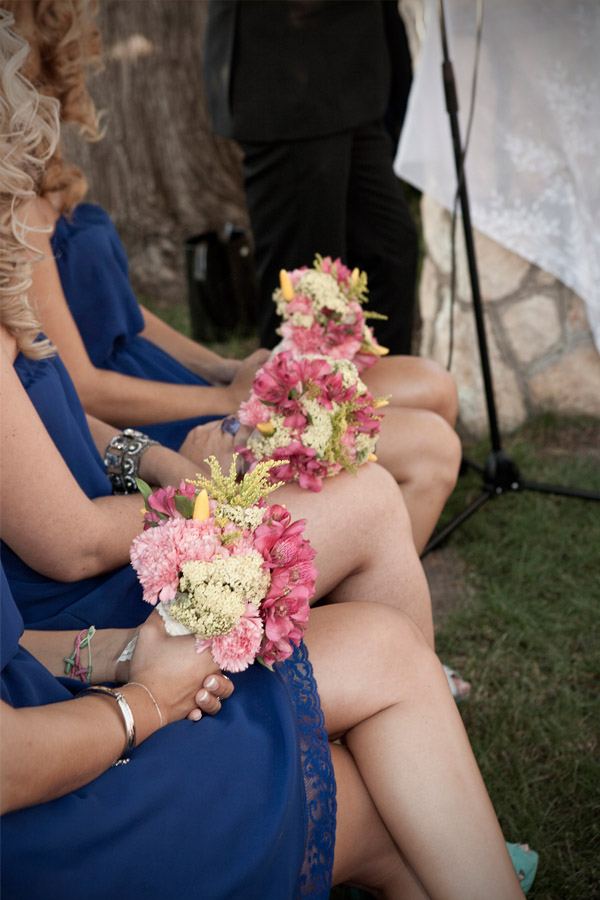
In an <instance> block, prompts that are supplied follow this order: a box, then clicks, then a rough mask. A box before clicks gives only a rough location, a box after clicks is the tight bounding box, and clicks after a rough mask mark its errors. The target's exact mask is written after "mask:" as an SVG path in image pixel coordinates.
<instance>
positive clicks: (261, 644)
mask: <svg viewBox="0 0 600 900" xmlns="http://www.w3.org/2000/svg"><path fill="white" fill-rule="evenodd" d="M207 462H208V463H209V466H210V469H211V476H212V477H211V478H210V479H208V478H204V477H203V476H198V478H197V479H196V480H195V481H186V482H182V483H181V484H180V486H179V487H178V488H174V487H168V488H160V489H158V490H155V491H152V490H151V488H150V487H149V486H148V485H146V484H145V483H144V482H141V481H140V482H139V487H140V490H141V491H142V494H143V496H144V501H145V514H144V525H145V530H144V531H143V532H142V534H140V535H138V537H136V538H135V540H134V541H133V544H132V546H131V563H132V565H133V568H134V569H135V571H136V572H137V576H138V579H139V581H140V583H141V585H142V587H143V591H144V600H146V601H147V602H148V603H151V604H152V605H153V606H156V607H157V609H158V612H159V613H160V615H161V616H162V618H163V619H164V622H165V627H166V629H167V632H168V633H169V634H173V635H178V634H190V633H191V634H195V635H196V637H197V644H196V646H197V649H198V650H199V651H202V650H204V649H206V648H210V650H211V652H212V655H213V657H214V660H215V662H216V663H217V665H218V666H219V667H220V668H221V669H224V670H225V671H228V672H241V671H243V670H244V669H246V668H247V667H248V666H249V665H251V664H252V663H253V662H254V661H255V659H258V660H259V661H260V662H263V663H264V664H265V665H267V666H272V665H273V663H276V662H280V661H282V660H285V659H287V658H288V657H289V656H290V655H291V654H292V652H293V648H294V646H297V645H298V644H299V643H300V641H301V640H302V635H303V633H304V630H305V628H306V624H307V622H308V616H309V600H310V598H311V597H312V596H313V593H314V589H315V581H316V576H317V572H316V569H315V567H314V565H313V559H314V556H315V551H314V550H313V549H312V547H311V546H310V544H309V542H308V541H307V540H306V538H304V537H303V531H304V525H305V522H304V520H298V521H296V522H293V521H292V520H291V516H290V514H289V512H288V511H287V510H286V509H285V507H283V506H280V505H277V504H271V505H270V504H267V503H266V502H265V497H266V496H267V495H268V494H269V493H271V492H272V491H273V490H275V489H276V488H277V487H279V486H280V483H279V484H277V483H276V484H273V483H272V479H271V478H270V472H271V470H272V468H273V467H274V465H275V464H274V463H271V462H263V463H260V464H259V465H257V466H256V467H255V469H254V471H253V472H251V473H250V474H247V475H246V476H245V477H244V478H243V480H241V481H239V480H238V478H237V475H236V464H235V458H234V461H233V463H232V466H231V469H230V472H229V474H228V475H224V474H223V473H222V471H221V468H220V466H219V464H218V462H217V460H216V459H215V458H214V457H211V458H210V459H209V460H207Z"/></svg>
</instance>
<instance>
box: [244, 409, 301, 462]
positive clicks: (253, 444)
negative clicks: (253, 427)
mask: <svg viewBox="0 0 600 900" xmlns="http://www.w3.org/2000/svg"><path fill="white" fill-rule="evenodd" d="M283 420H284V416H279V415H272V416H271V422H272V423H273V426H274V428H275V431H274V433H273V434H270V435H266V434H261V433H260V432H259V431H254V432H253V433H252V434H251V435H250V437H249V438H248V441H247V446H248V447H249V448H250V450H252V452H253V453H254V455H255V456H256V458H257V459H264V458H265V457H267V458H269V457H271V456H273V453H274V452H275V451H276V450H277V449H279V447H287V445H288V444H289V443H290V442H291V440H292V432H291V431H290V429H289V428H287V427H286V426H285V425H284V424H283Z"/></svg>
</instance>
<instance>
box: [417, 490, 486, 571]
mask: <svg viewBox="0 0 600 900" xmlns="http://www.w3.org/2000/svg"><path fill="white" fill-rule="evenodd" d="M493 497H494V494H493V493H492V492H491V491H488V490H486V491H484V492H483V494H480V495H479V496H478V497H476V498H475V500H473V502H472V503H469V505H468V506H465V508H464V509H463V511H462V512H461V513H459V514H458V515H457V516H455V517H454V518H453V519H451V521H450V522H448V524H447V525H445V526H444V527H443V528H441V529H440V530H439V531H438V532H437V533H436V534H434V535H433V537H432V538H431V540H430V541H429V543H428V544H427V546H426V547H425V549H424V550H423V552H422V553H421V559H423V557H424V556H427V554H428V553H430V552H431V551H432V550H435V548H436V547H439V546H440V544H443V543H444V541H445V540H446V538H447V537H448V536H449V535H450V534H452V532H453V531H454V529H455V528H458V526H459V525H462V523H463V522H466V521H467V519H469V518H470V517H471V516H472V515H473V513H476V512H477V510H478V509H481V507H482V506H483V504H484V503H487V501H488V500H491V499H492V498H493Z"/></svg>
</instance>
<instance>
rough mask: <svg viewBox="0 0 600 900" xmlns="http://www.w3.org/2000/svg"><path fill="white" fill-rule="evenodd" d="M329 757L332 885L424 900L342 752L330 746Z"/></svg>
mask: <svg viewBox="0 0 600 900" xmlns="http://www.w3.org/2000/svg"><path fill="white" fill-rule="evenodd" d="M331 758H332V762H333V768H334V770H335V783H336V801H337V821H336V835H335V853H334V860H333V883H334V884H353V885H356V886H358V887H365V888H367V889H368V890H370V891H372V892H376V894H377V896H378V897H381V898H382V900H398V898H402V900H427V894H426V893H425V891H424V890H423V887H422V886H421V884H420V883H419V881H418V879H417V877H416V876H415V874H414V873H413V872H412V871H411V870H410V869H409V868H408V866H407V865H406V863H405V862H404V860H403V858H402V856H401V855H400V852H399V851H398V848H397V847H396V845H395V843H394V842H393V840H392V838H391V837H390V834H389V832H388V830H387V829H386V827H385V825H384V824H383V822H382V821H381V819H380V817H379V814H378V813H377V810H376V809H375V806H374V804H373V801H372V800H371V797H370V796H369V793H368V791H367V789H366V787H365V783H364V781H363V780H362V778H361V776H360V773H359V771H358V769H357V768H356V764H355V762H354V760H353V759H352V756H351V755H350V753H349V752H348V750H347V749H346V748H345V747H341V746H339V745H338V744H332V745H331Z"/></svg>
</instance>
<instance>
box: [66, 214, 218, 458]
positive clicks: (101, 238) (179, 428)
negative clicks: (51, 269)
mask: <svg viewBox="0 0 600 900" xmlns="http://www.w3.org/2000/svg"><path fill="white" fill-rule="evenodd" d="M52 248H53V251H54V255H55V258H56V264H57V267H58V271H59V275H60V280H61V282H62V287H63V291H64V294H65V297H66V300H67V303H68V304H69V307H70V310H71V313H72V315H73V318H74V319H75V322H76V323H77V327H78V329H79V332H80V334H81V338H82V340H83V343H84V344H85V347H86V350H87V352H88V356H89V357H90V359H91V361H92V362H93V364H94V366H96V367H97V368H100V369H111V370H112V371H114V372H120V373H121V374H123V375H134V376H136V377H137V378H145V379H149V380H151V381H165V382H168V383H170V384H182V385H183V384H196V385H205V386H207V385H208V384H209V382H208V381H205V380H204V379H203V378H200V376H199V375H196V374H195V373H194V372H191V371H190V370H189V369H187V368H186V367H185V366H183V365H181V363H179V362H178V361H177V360H176V359H175V358H174V357H173V356H170V355H169V354H168V353H165V352H164V350H161V348H160V347H157V346H156V344H153V343H152V342H151V341H148V340H146V338H144V337H142V335H141V334H140V332H141V331H142V329H143V327H144V319H143V316H142V312H141V310H140V306H139V303H138V301H137V299H136V296H135V294H134V293H133V290H132V288H131V284H130V282H129V273H128V266H127V255H126V253H125V248H124V247H123V244H122V243H121V240H120V238H119V235H118V234H117V231H116V228H115V226H114V225H113V223H112V221H111V219H110V217H109V215H108V214H107V213H106V212H105V211H104V210H103V209H102V208H101V207H100V206H95V205H94V204H92V203H82V204H80V205H79V206H78V207H76V209H75V211H74V212H73V215H72V216H71V217H70V218H68V219H67V218H65V217H64V216H62V217H61V218H59V219H58V221H57V223H56V228H55V231H54V235H53V237H52ZM228 412H231V410H223V415H226V414H227V413H228ZM217 418H220V416H196V417H194V418H190V419H180V420H177V421H173V422H161V423H158V424H151V425H144V426H143V427H142V429H141V430H142V431H144V432H145V433H146V434H149V435H150V436H151V437H153V438H154V439H155V440H157V441H160V443H161V444H164V445H165V447H170V448H171V449H172V450H178V449H179V447H180V446H181V444H182V443H183V441H184V439H185V437H186V436H187V433H188V431H189V430H190V428H193V427H194V426H195V425H201V424H203V423H204V422H210V421H212V420H213V419H217Z"/></svg>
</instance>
